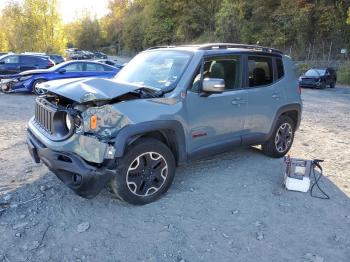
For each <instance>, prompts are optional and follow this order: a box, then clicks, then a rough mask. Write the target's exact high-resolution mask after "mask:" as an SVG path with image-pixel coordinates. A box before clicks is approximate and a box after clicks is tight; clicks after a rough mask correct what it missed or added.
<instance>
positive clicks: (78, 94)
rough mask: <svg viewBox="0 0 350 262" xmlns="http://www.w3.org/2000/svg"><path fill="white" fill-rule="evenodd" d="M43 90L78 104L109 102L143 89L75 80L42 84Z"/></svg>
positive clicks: (95, 80) (93, 79)
mask: <svg viewBox="0 0 350 262" xmlns="http://www.w3.org/2000/svg"><path fill="white" fill-rule="evenodd" d="M40 87H41V88H43V89H45V90H47V91H48V92H49V93H54V94H57V95H60V96H63V97H66V98H69V99H71V100H73V101H75V102H78V103H87V102H92V101H108V100H111V99H114V98H117V97H118V96H122V95H124V94H126V93H129V92H132V91H135V90H137V89H140V88H142V87H140V86H137V85H128V84H123V83H118V82H116V81H113V80H111V79H104V78H74V79H62V80H54V81H49V82H45V83H43V84H41V86H40Z"/></svg>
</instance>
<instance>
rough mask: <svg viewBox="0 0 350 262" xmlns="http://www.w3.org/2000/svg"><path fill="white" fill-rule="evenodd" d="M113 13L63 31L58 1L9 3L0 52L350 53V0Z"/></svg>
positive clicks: (159, 4) (151, 6)
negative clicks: (186, 49) (201, 49)
mask: <svg viewBox="0 0 350 262" xmlns="http://www.w3.org/2000/svg"><path fill="white" fill-rule="evenodd" d="M108 8H109V13H108V14H107V15H106V16H104V17H102V18H99V19H98V18H96V17H93V16H91V15H90V14H89V12H85V13H83V14H82V15H81V16H80V17H79V18H77V19H76V20H75V21H73V22H71V23H69V24H65V25H63V23H62V21H61V18H60V14H59V13H58V11H57V0H24V1H23V2H22V3H19V2H10V3H8V4H7V5H6V6H5V7H4V8H3V9H2V13H1V16H0V49H2V50H3V49H7V50H11V51H52V52H62V51H63V50H64V49H65V48H66V47H67V46H69V47H78V48H81V49H88V50H99V49H101V48H104V49H108V50H110V52H113V53H118V54H120V53H129V54H134V53H136V52H139V51H141V50H144V49H146V48H148V47H150V46H156V45H174V44H185V43H186V44H192V43H203V42H235V43H247V44H256V43H259V44H261V45H265V46H271V47H275V48H279V49H282V50H283V51H285V52H286V53H288V54H291V55H292V56H293V57H294V58H296V59H308V60H312V59H329V58H330V57H336V56H340V50H341V49H349V48H350V46H349V45H350V0H293V1H290V0H191V1H189V0H133V1H130V0H110V1H109V5H108Z"/></svg>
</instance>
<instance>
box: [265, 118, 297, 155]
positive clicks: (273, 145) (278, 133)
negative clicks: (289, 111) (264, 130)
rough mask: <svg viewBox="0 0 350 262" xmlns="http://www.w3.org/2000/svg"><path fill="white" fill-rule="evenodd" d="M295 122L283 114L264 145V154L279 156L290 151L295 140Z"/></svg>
mask: <svg viewBox="0 0 350 262" xmlns="http://www.w3.org/2000/svg"><path fill="white" fill-rule="evenodd" d="M294 131H295V123H294V121H293V120H292V119H291V118H290V117H289V116H286V115H283V116H281V117H280V118H279V119H278V121H277V123H276V126H275V128H274V131H273V134H272V136H271V137H270V139H269V140H268V141H267V142H266V143H265V144H263V145H262V150H263V152H264V154H266V155H268V156H271V157H275V158H279V157H283V156H284V155H285V154H287V153H288V151H289V149H290V148H291V146H292V143H293V140H294Z"/></svg>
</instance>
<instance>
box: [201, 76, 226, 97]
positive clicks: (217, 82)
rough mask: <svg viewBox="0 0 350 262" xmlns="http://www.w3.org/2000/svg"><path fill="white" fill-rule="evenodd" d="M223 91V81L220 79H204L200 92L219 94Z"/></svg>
mask: <svg viewBox="0 0 350 262" xmlns="http://www.w3.org/2000/svg"><path fill="white" fill-rule="evenodd" d="M224 91H225V80H224V79H221V78H204V80H203V85H202V92H204V93H209V94H219V93H222V92H224Z"/></svg>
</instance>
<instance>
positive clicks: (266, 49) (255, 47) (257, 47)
mask: <svg viewBox="0 0 350 262" xmlns="http://www.w3.org/2000/svg"><path fill="white" fill-rule="evenodd" d="M228 48H242V49H252V50H260V51H264V52H268V53H278V54H283V52H282V51H281V50H278V49H275V48H270V47H264V46H260V45H245V44H231V43H213V44H204V45H201V46H200V47H199V49H200V50H211V49H228Z"/></svg>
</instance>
